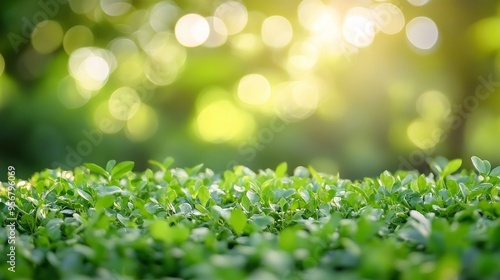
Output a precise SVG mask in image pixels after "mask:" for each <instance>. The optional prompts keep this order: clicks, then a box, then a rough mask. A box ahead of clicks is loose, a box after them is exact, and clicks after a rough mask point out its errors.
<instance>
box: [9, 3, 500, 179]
mask: <svg viewBox="0 0 500 280" xmlns="http://www.w3.org/2000/svg"><path fill="white" fill-rule="evenodd" d="M0 14H1V17H0V35H1V38H2V40H1V41H0V143H1V146H0V166H7V165H14V166H16V167H17V170H18V172H19V173H18V174H19V175H20V176H21V177H27V176H29V175H30V174H32V173H33V172H34V171H35V170H40V169H42V168H45V167H52V168H56V167H59V166H60V167H63V168H65V169H68V168H74V167H75V166H78V165H80V164H82V163H83V162H88V161H92V162H97V163H99V164H104V163H105V162H107V159H109V158H116V159H117V160H134V161H135V162H136V164H137V167H138V168H142V169H144V168H145V167H146V163H147V159H149V158H155V159H161V158H164V157H166V156H174V157H175V158H177V160H178V163H179V164H180V165H181V166H191V165H194V164H196V163H198V162H204V163H205V164H206V165H207V166H209V167H210V168H213V169H214V170H215V171H222V170H225V169H227V168H230V167H231V166H234V165H237V164H243V165H245V166H249V167H251V168H264V167H266V166H269V165H277V164H278V163H279V162H281V161H287V162H289V164H290V166H293V167H295V166H298V165H303V164H311V165H312V166H314V167H315V168H317V169H318V170H320V171H325V172H331V173H335V172H337V171H340V172H341V174H343V175H345V176H346V177H348V178H360V177H362V176H374V175H376V174H380V172H381V171H382V170H384V169H388V170H396V169H414V168H425V166H426V165H427V163H426V158H427V157H429V156H434V155H437V154H440V155H445V156H447V157H450V158H454V157H469V156H470V155H472V154H477V155H479V156H484V157H488V158H489V159H490V160H491V161H492V162H493V163H497V164H498V163H500V149H498V135H500V111H499V109H498V108H500V106H499V104H500V98H499V97H498V93H499V88H500V75H499V74H498V73H499V69H500V55H499V49H500V36H499V35H498V34H500V4H499V2H498V1H495V0H485V1H476V2H471V1H466V0H460V1H456V0H440V1H438V0H429V1H427V0H408V1H397V0H394V1H390V0H387V1H383V0H378V1H375V0H366V1H361V0H359V1H341V0H330V1H326V0H324V1H321V0H303V1H299V0H273V1H268V0H247V1H224V0H217V1H212V0H204V1H192V0H190V1H185V0H183V1H180V0H179V1H158V0H141V1H132V0H85V1H84V0H41V1H30V0H19V1H2V2H1V3H0ZM468 167H471V166H468ZM2 174H3V173H2ZM2 176H3V175H2Z"/></svg>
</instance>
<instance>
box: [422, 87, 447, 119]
mask: <svg viewBox="0 0 500 280" xmlns="http://www.w3.org/2000/svg"><path fill="white" fill-rule="evenodd" d="M416 109H417V112H418V113H419V114H420V116H422V118H424V119H426V120H434V121H440V120H444V119H445V118H446V117H447V116H448V115H449V114H450V112H451V105H450V101H449V100H448V98H447V97H446V95H444V94H443V93H441V92H439V91H437V90H430V91H426V92H424V93H423V94H422V95H420V97H419V98H418V99H417V103H416Z"/></svg>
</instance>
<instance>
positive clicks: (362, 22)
mask: <svg viewBox="0 0 500 280" xmlns="http://www.w3.org/2000/svg"><path fill="white" fill-rule="evenodd" d="M342 34H343V35H344V39H345V40H346V41H347V42H348V43H350V44H351V45H353V46H356V47H358V48H362V47H366V46H368V45H370V44H371V43H372V42H373V39H374V38H375V23H374V21H373V18H372V13H371V11H370V10H368V9H366V8H362V7H354V8H352V9H350V10H349V11H348V13H347V15H346V16H345V19H344V24H343V27H342Z"/></svg>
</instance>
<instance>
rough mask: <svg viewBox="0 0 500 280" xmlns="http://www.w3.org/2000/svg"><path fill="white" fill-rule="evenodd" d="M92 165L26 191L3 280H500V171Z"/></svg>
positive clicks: (481, 167)
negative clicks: (345, 174)
mask: <svg viewBox="0 0 500 280" xmlns="http://www.w3.org/2000/svg"><path fill="white" fill-rule="evenodd" d="M172 162H173V160H172V159H170V158H169V159H166V160H165V161H164V162H162V163H159V162H151V163H152V169H148V170H146V171H144V172H140V173H135V172H132V171H131V170H132V168H133V165H134V164H133V163H132V162H121V163H119V164H116V162H115V161H110V162H109V163H108V164H107V166H106V167H104V168H103V167H100V166H97V165H95V164H86V165H85V166H82V167H78V168H76V169H75V170H73V171H61V170H44V171H42V172H39V173H36V174H34V175H33V176H32V177H31V178H30V179H29V180H26V181H23V180H20V181H19V182H17V190H16V199H15V202H16V205H17V208H16V209H15V211H16V213H17V216H16V233H17V234H16V243H15V245H16V267H15V270H16V271H15V272H11V271H9V270H8V267H9V264H8V263H7V261H8V259H7V251H8V248H9V247H8V246H9V245H8V240H7V236H8V233H7V230H8V227H6V226H5V225H7V224H8V221H7V218H8V217H7V212H8V209H7V206H8V201H7V199H8V197H7V184H5V183H4V184H3V186H2V187H1V189H0V194H1V196H0V199H1V204H0V210H1V212H0V213H1V214H0V219H1V221H0V222H1V223H2V225H4V226H3V227H2V228H1V229H0V247H1V249H2V250H1V251H2V255H1V256H0V259H1V264H0V267H1V271H0V273H1V274H0V278H1V279H32V278H34V279H203V280H205V279H207V280H210V279H231V280H232V279H259V280H271V279H500V265H499V264H500V218H499V217H500V197H499V195H498V193H499V189H500V187H499V182H500V168H499V167H497V168H494V169H492V168H491V165H490V163H489V162H488V161H486V160H481V159H479V158H477V157H473V158H472V162H473V164H474V167H475V169H476V170H475V171H467V170H461V171H459V169H460V167H461V164H462V161H461V160H452V161H447V160H445V159H443V158H438V159H436V160H434V161H433V162H431V164H430V165H431V169H432V171H433V172H432V173H430V174H427V175H425V174H419V173H417V172H416V171H398V172H396V173H393V174H392V173H390V172H387V171H386V172H383V173H382V174H381V175H380V176H379V177H378V178H365V179H363V180H358V181H350V180H345V179H342V178H340V177H339V175H329V174H322V173H318V172H316V171H315V170H314V169H313V168H310V167H309V168H305V167H298V168H296V169H295V170H287V165H286V164H284V163H283V164H280V165H279V166H278V167H277V168H276V169H275V170H271V169H268V170H261V171H259V172H258V173H254V172H253V171H251V170H249V169H248V168H245V167H243V166H238V167H235V168H234V170H227V171H225V172H223V173H220V174H217V173H214V172H213V171H211V170H209V169H205V168H203V166H202V165H198V166H195V167H193V168H186V169H181V168H171V164H172Z"/></svg>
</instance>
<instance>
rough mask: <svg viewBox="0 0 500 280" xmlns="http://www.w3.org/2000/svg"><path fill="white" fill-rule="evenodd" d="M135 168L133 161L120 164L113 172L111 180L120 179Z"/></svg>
mask: <svg viewBox="0 0 500 280" xmlns="http://www.w3.org/2000/svg"><path fill="white" fill-rule="evenodd" d="M133 168H134V162H133V161H123V162H120V163H118V164H117V165H116V166H115V167H113V170H112V171H111V178H113V179H118V178H120V177H122V176H123V175H125V174H127V173H128V172H129V171H131V170H132V169H133Z"/></svg>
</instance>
